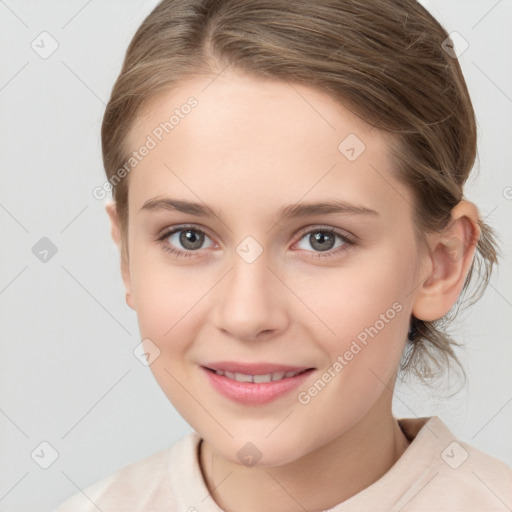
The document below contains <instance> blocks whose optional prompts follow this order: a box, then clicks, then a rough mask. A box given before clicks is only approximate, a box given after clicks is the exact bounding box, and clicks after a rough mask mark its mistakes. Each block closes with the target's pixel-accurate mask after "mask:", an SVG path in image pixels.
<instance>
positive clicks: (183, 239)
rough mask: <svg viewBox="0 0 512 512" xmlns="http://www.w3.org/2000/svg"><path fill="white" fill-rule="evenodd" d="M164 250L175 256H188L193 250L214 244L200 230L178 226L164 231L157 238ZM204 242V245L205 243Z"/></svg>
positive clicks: (196, 250)
mask: <svg viewBox="0 0 512 512" xmlns="http://www.w3.org/2000/svg"><path fill="white" fill-rule="evenodd" d="M158 240H159V241H160V242H161V243H162V247H163V249H164V250H165V251H167V252H170V253H171V254H173V255H175V256H177V257H184V258H190V257H191V256H192V255H193V254H192V253H193V252H198V251H199V250H200V249H207V248H209V247H212V246H214V243H213V241H212V240H211V238H210V237H209V236H208V235H207V234H206V233H205V232H204V231H202V230H200V229H198V228H194V227H188V226H178V227H175V228H173V229H170V230H168V231H166V232H165V233H164V234H163V235H162V236H160V237H159V238H158ZM205 242H206V245H205Z"/></svg>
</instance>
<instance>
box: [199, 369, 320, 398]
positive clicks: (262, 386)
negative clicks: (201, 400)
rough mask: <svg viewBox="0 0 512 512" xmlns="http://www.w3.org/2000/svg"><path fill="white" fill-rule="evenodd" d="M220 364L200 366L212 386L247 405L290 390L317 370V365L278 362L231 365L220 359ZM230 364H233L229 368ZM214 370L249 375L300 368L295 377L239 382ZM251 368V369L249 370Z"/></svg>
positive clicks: (225, 395)
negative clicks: (301, 365) (258, 381)
mask: <svg viewBox="0 0 512 512" xmlns="http://www.w3.org/2000/svg"><path fill="white" fill-rule="evenodd" d="M216 365H218V366H219V367H218V368H212V367H211V366H208V367H207V366H206V365H205V366H201V370H202V371H203V373H204V374H205V376H206V378H207V379H208V381H209V383H210V384H211V386H212V387H213V388H214V389H215V390H216V391H217V392H218V393H220V394H221V395H222V396H224V397H226V398H228V399H230V400H233V401H235V402H238V403H241V404H245V405H262V404H266V403H269V402H272V401H274V400H277V399H278V398H280V397H282V396H283V395H285V394H287V393H289V392H291V391H292V390H294V389H296V388H297V387H299V386H300V385H301V384H302V383H304V381H305V380H306V379H307V378H308V377H309V375H310V374H311V373H312V372H313V371H314V368H310V367H309V368H308V367H296V366H295V367H293V366H283V365H276V364H270V363H269V364H266V363H261V364H241V363H230V364H229V365H221V364H219V363H217V364H216ZM230 368H234V370H233V369H230ZM214 370H226V371H230V372H233V371H234V372H235V373H236V372H238V373H245V374H249V375H264V374H266V373H274V372H280V371H281V372H286V371H301V373H299V374H297V375H295V376H294V377H287V378H285V379H281V380H275V381H271V382H260V383H255V382H238V381H236V380H232V379H228V378H227V377H225V376H223V375H218V374H217V373H215V371H214ZM249 370H250V371H249Z"/></svg>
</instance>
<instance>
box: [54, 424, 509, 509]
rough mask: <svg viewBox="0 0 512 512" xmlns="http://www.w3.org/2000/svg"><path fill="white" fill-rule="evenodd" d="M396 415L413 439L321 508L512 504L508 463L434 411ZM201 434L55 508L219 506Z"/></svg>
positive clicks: (505, 506)
mask: <svg viewBox="0 0 512 512" xmlns="http://www.w3.org/2000/svg"><path fill="white" fill-rule="evenodd" d="M398 421H399V423H400V426H401V427H402V430H403V431H404V432H405V434H406V435H407V437H408V438H409V439H412V440H413V441H412V442H411V444H410V445H409V447H408V448H407V449H406V451H405V452H404V453H403V454H402V456H401V457H400V459H399V460H398V461H397V462H396V463H395V464H394V465H393V466H392V467H391V468H390V469H389V471H388V472H387V473H386V474H384V475H383V476H382V477H381V478H380V479H379V480H377V481H376V482H374V483H373V484H372V485H370V486H369V487H367V488H366V489H364V490H362V491H361V492H359V493H357V494H356V495H354V496H352V497H351V498H349V499H348V500H346V501H344V502H343V503H340V504H339V505H336V506H335V507H333V508H331V509H329V511H326V512H356V511H357V512H381V511H382V512H384V511H394V512H427V511H428V512H444V511H450V512H455V511H457V512H459V511H460V512H477V511H478V512H490V511H496V512H506V511H508V512H510V511H511V510H512V468H510V467H509V466H507V465H506V464H505V463H503V462H501V461H500V460H498V459H496V458H494V457H491V456H490V455H487V454H486V453H483V452H481V451H480V450H477V449H476V448H473V447H472V446H470V445H468V444H466V443H464V442H462V441H458V440H457V439H456V438H455V436H454V435H453V434H452V433H451V432H450V430H449V429H448V428H447V427H446V425H445V424H444V423H443V422H442V421H441V420H440V419H439V418H438V417H437V416H433V417H431V418H417V419H416V418H405V419H399V420H398ZM199 441H200V437H199V435H198V434H197V433H196V432H191V433H190V434H187V435H186V436H184V437H183V438H181V439H180V440H179V441H178V442H176V443H175V444H174V445H172V446H171V447H170V448H166V449H164V450H161V451H159V452H157V453H154V454H153V455H150V456H149V457H146V458H145V459H142V460H140V461H138V462H136V463H134V464H131V465H128V466H126V467H124V468H122V469H120V470H118V471H116V472H115V473H113V474H111V475H110V476H108V477H106V478H104V479H102V480H100V481H99V482H97V483H95V484H94V485H92V486H90V487H88V488H86V489H84V491H83V493H82V492H80V493H77V494H75V495H74V496H73V497H71V498H70V499H69V500H67V501H66V502H65V503H63V504H62V505H61V506H60V507H59V508H58V509H57V510H56V512H98V510H101V511H102V512H142V511H144V512H164V511H165V512H178V511H179V512H222V509H221V508H220V507H219V506H218V505H217V504H216V503H215V502H214V501H213V499H212V498H211V496H210V494H209V492H208V489H207V487H206V484H205V482H204V480H203V477H202V473H201V469H200V466H199V460H198V444H199ZM241 512H243V511H241Z"/></svg>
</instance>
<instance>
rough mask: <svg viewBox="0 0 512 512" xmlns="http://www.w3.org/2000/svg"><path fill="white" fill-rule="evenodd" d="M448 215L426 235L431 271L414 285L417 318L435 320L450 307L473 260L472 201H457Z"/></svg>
mask: <svg viewBox="0 0 512 512" xmlns="http://www.w3.org/2000/svg"><path fill="white" fill-rule="evenodd" d="M451 216H452V219H451V221H450V223H449V224H448V226H447V227H446V228H445V229H444V230H443V231H442V232H441V233H433V234H432V235H430V236H429V241H428V245H429V248H430V255H429V259H430V261H429V265H430V268H431V271H430V273H429V275H428V277H427V278H426V279H425V280H424V281H423V282H422V284H421V285H420V286H419V287H418V288H417V293H416V297H415V300H414V305H413V311H412V313H413V315H414V316H415V317H416V318H418V319H420V320H424V321H433V320H437V319H439V318H441V317H442V316H444V315H446V313H448V312H449V311H450V309H451V308H452V306H453V305H454V304H455V302H456V301H457V299H458V297H459V295H460V293H461V291H462V288H463V286H464V283H465V281H466V276H467V274H468V272H469V269H470V268H471V264H472V262H473V258H474V255H475V250H476V246H477V243H478V240H479V238H480V226H479V224H478V210H477V208H476V206H475V205H474V204H473V203H470V202H468V201H461V202H460V203H459V204H458V205H457V206H455V208H453V210H452V215H451Z"/></svg>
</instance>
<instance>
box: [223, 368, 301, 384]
mask: <svg viewBox="0 0 512 512" xmlns="http://www.w3.org/2000/svg"><path fill="white" fill-rule="evenodd" d="M215 373H216V374H217V375H223V376H224V377H227V378H228V379H231V380H236V381H238V382H254V383H256V384H259V383H262V382H271V381H275V380H282V379H288V378H290V377H294V376H295V375H297V374H298V373H301V372H300V371H298V372H274V373H266V374H264V375H248V374H245V373H238V372H237V373H234V372H228V371H227V370H225V371H224V370H215Z"/></svg>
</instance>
